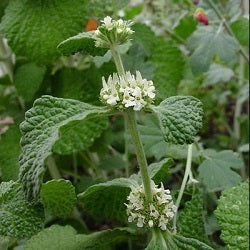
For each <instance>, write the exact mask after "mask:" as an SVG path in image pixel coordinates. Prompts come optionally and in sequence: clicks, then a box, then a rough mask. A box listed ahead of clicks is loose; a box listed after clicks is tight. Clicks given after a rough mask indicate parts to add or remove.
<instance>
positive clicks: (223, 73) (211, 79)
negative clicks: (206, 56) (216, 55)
mask: <svg viewBox="0 0 250 250" xmlns="http://www.w3.org/2000/svg"><path fill="white" fill-rule="evenodd" d="M205 76H206V79H205V81H204V82H203V84H202V85H203V86H209V85H213V84H215V83H220V82H228V81H229V80H230V79H231V78H232V77H233V76H234V72H233V70H232V69H230V68H227V67H225V66H223V65H221V64H217V63H213V64H211V66H210V68H209V70H208V71H207V72H206V73H205Z"/></svg>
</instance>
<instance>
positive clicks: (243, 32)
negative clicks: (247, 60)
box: [231, 16, 249, 46]
mask: <svg viewBox="0 0 250 250" xmlns="http://www.w3.org/2000/svg"><path fill="white" fill-rule="evenodd" d="M231 28H232V30H233V33H234V34H235V36H236V38H237V39H238V40H239V42H240V43H241V45H243V46H248V45H249V20H248V19H247V18H245V17H242V16H241V17H239V19H238V20H236V21H235V22H233V23H232V24H231Z"/></svg>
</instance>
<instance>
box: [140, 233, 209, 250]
mask: <svg viewBox="0 0 250 250" xmlns="http://www.w3.org/2000/svg"><path fill="white" fill-rule="evenodd" d="M162 249H171V250H213V249H212V248H211V247H209V246H208V245H206V244H205V243H203V242H200V241H198V240H196V239H192V238H185V237H183V236H180V235H174V234H172V233H170V232H163V231H160V230H155V231H154V232H153V236H152V239H151V241H150V242H149V244H148V246H147V248H146V249H145V250H162Z"/></svg>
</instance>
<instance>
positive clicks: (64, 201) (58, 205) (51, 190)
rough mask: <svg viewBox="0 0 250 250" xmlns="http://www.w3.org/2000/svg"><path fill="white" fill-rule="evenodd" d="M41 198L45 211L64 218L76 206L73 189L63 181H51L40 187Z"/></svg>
mask: <svg viewBox="0 0 250 250" xmlns="http://www.w3.org/2000/svg"><path fill="white" fill-rule="evenodd" d="M41 198H42V203H43V205H44V208H45V210H46V211H48V212H50V213H52V214H53V215H56V216H59V217H66V216H68V215H69V214H70V213H71V212H72V210H73V208H74V206H75V204H76V193H75V187H74V186H73V185H72V184H71V182H70V181H67V180H64V179H59V180H51V181H48V182H46V183H44V184H43V185H42V189H41Z"/></svg>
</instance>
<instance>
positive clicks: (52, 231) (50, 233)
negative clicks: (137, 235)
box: [24, 225, 133, 250]
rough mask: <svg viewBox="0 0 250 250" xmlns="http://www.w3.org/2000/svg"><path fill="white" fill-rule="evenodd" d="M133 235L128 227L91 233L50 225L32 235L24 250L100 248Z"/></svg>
mask: <svg viewBox="0 0 250 250" xmlns="http://www.w3.org/2000/svg"><path fill="white" fill-rule="evenodd" d="M131 235H133V231H132V230H131V229H129V228H115V229H113V230H110V229H109V230H103V231H99V232H96V233H92V234H88V235H85V234H77V232H76V230H75V229H74V228H73V227H71V226H59V225H52V226H51V227H49V228H46V229H44V230H42V231H41V232H40V233H39V234H37V235H35V236H33V237H32V238H31V239H30V240H28V241H27V243H26V244H25V246H24V250H44V249H46V250H58V249H60V250H69V249H72V250H82V249H86V250H88V249H89V250H101V249H107V247H109V246H110V245H112V244H114V243H117V242H120V241H123V240H126V239H127V238H128V237H130V236H131Z"/></svg>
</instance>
